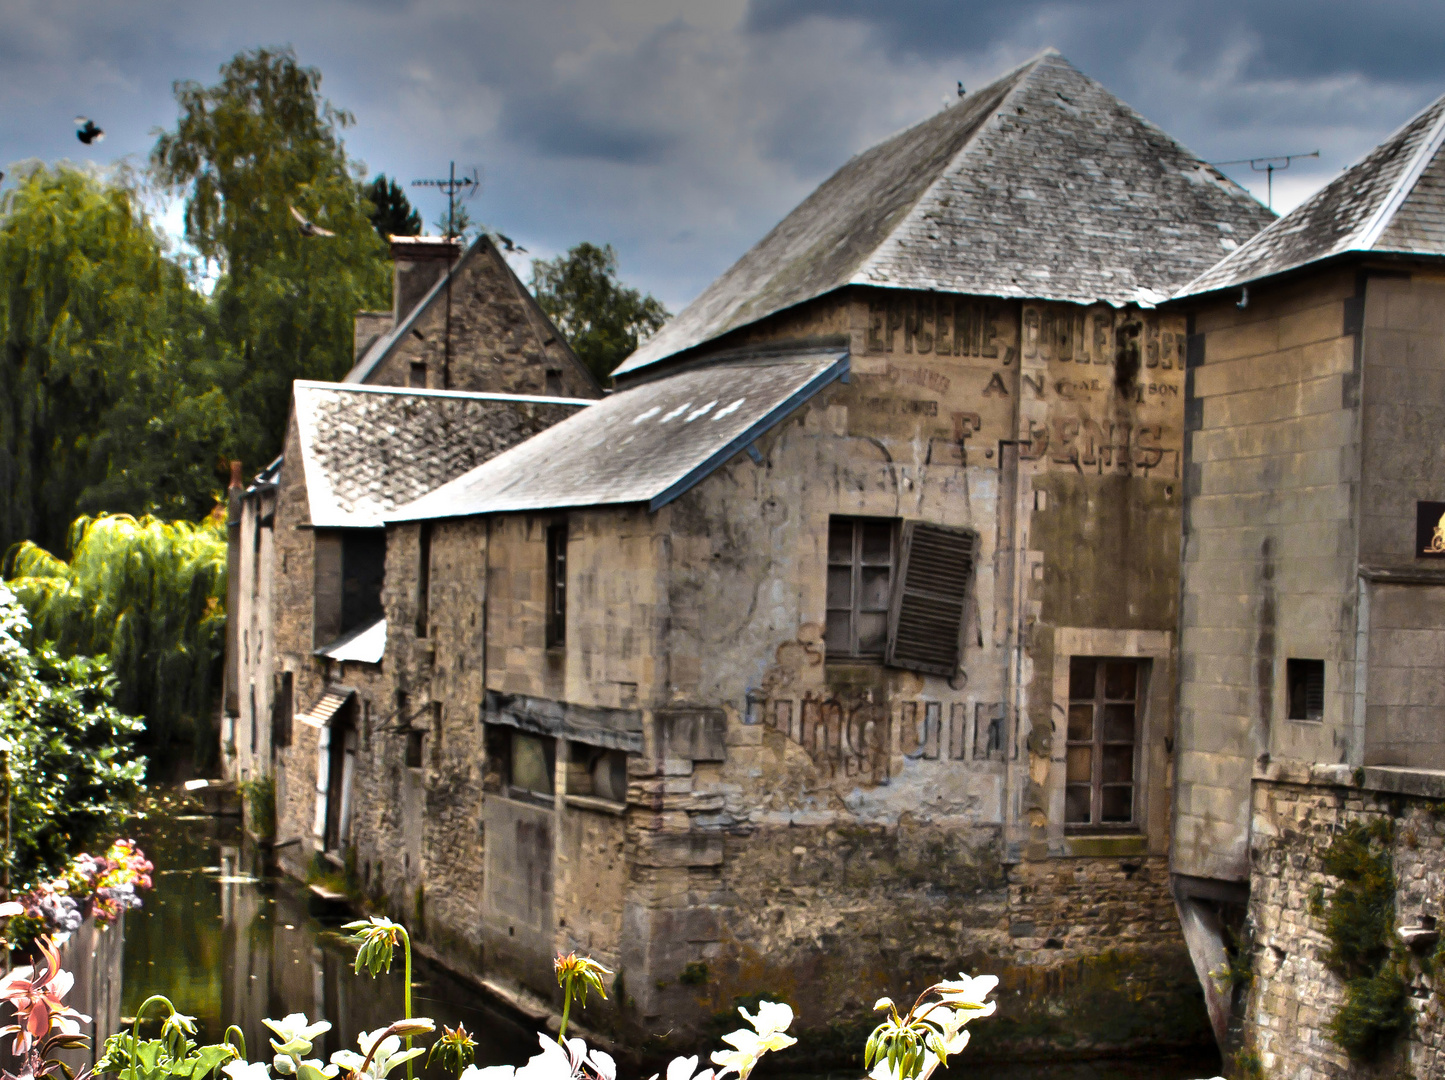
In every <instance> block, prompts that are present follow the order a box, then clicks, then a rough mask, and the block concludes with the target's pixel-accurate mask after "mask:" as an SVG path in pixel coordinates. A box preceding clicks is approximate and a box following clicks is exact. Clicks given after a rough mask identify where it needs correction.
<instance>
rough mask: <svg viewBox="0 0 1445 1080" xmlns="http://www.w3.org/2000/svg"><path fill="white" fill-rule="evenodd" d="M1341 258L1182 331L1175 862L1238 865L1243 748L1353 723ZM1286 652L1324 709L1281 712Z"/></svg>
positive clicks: (1214, 310)
mask: <svg viewBox="0 0 1445 1080" xmlns="http://www.w3.org/2000/svg"><path fill="white" fill-rule="evenodd" d="M1355 291H1356V280H1355V275H1354V273H1353V271H1350V270H1341V271H1338V272H1330V273H1324V274H1319V275H1315V276H1313V277H1311V278H1309V279H1308V280H1306V281H1303V282H1298V283H1295V284H1290V285H1284V286H1273V287H1269V288H1264V287H1261V288H1257V289H1252V290H1251V293H1250V297H1249V303H1248V306H1247V307H1245V308H1243V309H1241V308H1239V307H1238V306H1237V305H1236V303H1235V302H1234V301H1235V300H1236V299H1237V298H1236V297H1235V296H1233V295H1231V296H1230V297H1229V298H1228V299H1227V300H1224V301H1220V302H1218V303H1217V304H1215V305H1213V306H1211V307H1209V308H1208V309H1207V310H1203V311H1200V312H1199V313H1198V314H1197V316H1196V323H1195V330H1196V331H1197V336H1196V337H1195V338H1194V339H1193V340H1192V341H1191V343H1190V346H1189V348H1190V350H1191V356H1192V359H1191V361H1190V363H1191V365H1192V366H1191V368H1190V370H1189V380H1188V399H1189V400H1188V405H1187V412H1186V416H1187V422H1188V426H1189V428H1190V429H1191V430H1190V432H1189V435H1188V439H1189V443H1188V463H1187V466H1186V469H1185V485H1186V488H1187V492H1186V496H1187V500H1188V514H1187V517H1186V519H1185V523H1184V537H1185V540H1184V552H1183V610H1182V612H1181V626H1182V634H1183V635H1184V637H1185V639H1186V641H1187V645H1186V647H1185V649H1184V651H1183V653H1182V655H1181V660H1180V673H1179V683H1180V689H1179V708H1180V721H1179V762H1178V770H1179V776H1178V798H1177V802H1176V804H1175V828H1174V852H1173V861H1174V868H1175V870H1176V872H1179V873H1183V874H1189V875H1195V876H1199V877H1207V878H1220V879H1226V880H1233V881H1243V880H1245V879H1246V878H1247V877H1248V875H1249V863H1248V838H1249V816H1250V814H1249V799H1248V791H1249V783H1250V776H1251V774H1252V770H1253V767H1254V762H1255V760H1256V759H1257V758H1259V756H1260V755H1269V757H1271V758H1274V759H1286V758H1287V759H1291V760H1301V761H1342V760H1346V759H1347V758H1350V756H1351V755H1352V754H1353V755H1357V754H1358V741H1357V732H1356V728H1355V701H1354V690H1355V647H1356V646H1355V608H1356V582H1355V566H1356V563H1355V537H1356V526H1355V522H1354V513H1355V493H1356V489H1357V484H1358V477H1359V472H1358V468H1359V452H1360V451H1359V433H1358V411H1357V408H1356V405H1357V402H1358V393H1357V391H1358V385H1359V374H1358V369H1357V367H1356V333H1355V332H1354V331H1355V330H1356V329H1357V326H1355V325H1352V324H1351V323H1349V321H1348V320H1347V318H1346V315H1347V310H1346V309H1347V305H1348V304H1352V303H1355V302H1356V301H1355V300H1354V297H1355ZM1289 657H1302V658H1311V659H1321V660H1323V661H1324V662H1325V684H1324V690H1325V697H1324V718H1323V720H1322V721H1292V720H1288V719H1286V717H1287V715H1288V709H1287V703H1286V700H1285V699H1286V693H1285V690H1286V686H1285V678H1286V664H1285V661H1286V659H1288V658H1289Z"/></svg>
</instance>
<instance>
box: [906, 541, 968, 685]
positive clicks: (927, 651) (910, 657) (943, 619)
mask: <svg viewBox="0 0 1445 1080" xmlns="http://www.w3.org/2000/svg"><path fill="white" fill-rule="evenodd" d="M977 542H978V539H977V537H976V536H975V535H974V534H973V533H972V532H970V531H969V530H968V529H957V528H951V527H949V526H947V525H931V524H928V523H927V522H922V521H909V522H905V523H904V526H903V550H902V554H901V557H900V559H899V567H898V580H897V584H896V585H895V587H894V591H893V602H892V605H891V606H890V608H889V612H888V651H887V654H886V658H885V663H887V664H889V665H890V666H892V667H900V668H907V669H908V670H910V671H923V672H927V673H929V674H931V675H945V676H950V677H951V676H953V675H954V674H956V673H957V672H958V662H959V656H960V653H961V652H962V651H963V650H962V645H963V617H964V612H965V610H966V609H967V606H968V590H969V585H970V582H971V581H972V579H973V559H974V552H975V549H976V547H977Z"/></svg>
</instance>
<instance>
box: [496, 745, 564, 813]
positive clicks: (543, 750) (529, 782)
mask: <svg viewBox="0 0 1445 1080" xmlns="http://www.w3.org/2000/svg"><path fill="white" fill-rule="evenodd" d="M508 743H509V745H508V750H507V785H508V787H509V788H510V789H511V793H512V794H513V795H518V796H523V797H530V798H536V799H546V800H548V801H550V800H551V798H552V793H553V791H554V790H555V788H554V786H553V785H554V783H555V770H556V762H557V740H556V739H552V738H549V737H547V736H545V735H530V734H528V733H527V732H524V731H512V732H511V737H510V738H509V740H508Z"/></svg>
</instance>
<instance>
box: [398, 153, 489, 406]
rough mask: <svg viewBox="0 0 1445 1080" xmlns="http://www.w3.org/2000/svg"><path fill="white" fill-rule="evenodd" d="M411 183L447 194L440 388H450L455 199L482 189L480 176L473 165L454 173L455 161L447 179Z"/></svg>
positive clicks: (448, 171)
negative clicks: (469, 168)
mask: <svg viewBox="0 0 1445 1080" xmlns="http://www.w3.org/2000/svg"><path fill="white" fill-rule="evenodd" d="M411 186H412V187H429V188H436V189H438V190H439V191H441V192H442V193H443V194H445V195H446V197H447V235H446V239H447V240H449V241H452V244H450V245H449V246H448V249H447V292H446V299H447V306H446V312H447V313H446V323H445V328H444V329H443V331H442V389H443V390H450V389H451V386H452V270H453V269H454V268H455V267H456V253H457V248H458V247H460V246H461V245H460V244H457V243H456V240H457V227H456V222H457V199H458V197H460V198H463V199H470V198H471V197H472V196H474V195H476V193H477V192H478V191H480V190H481V189H482V178H481V176H480V175H478V172H477V170H476V168H475V167H474V168H473V169H472V171H471V175H470V176H468V175H467V174H465V173H463V174H462V175H461V176H458V175H457V163H456V162H455V161H453V162H450V163H449V165H448V168H447V175H446V179H442V180H413V181H412V182H411Z"/></svg>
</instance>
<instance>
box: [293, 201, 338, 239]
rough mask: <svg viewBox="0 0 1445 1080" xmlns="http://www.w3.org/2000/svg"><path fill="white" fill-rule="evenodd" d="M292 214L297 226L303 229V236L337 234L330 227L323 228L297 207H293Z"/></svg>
mask: <svg viewBox="0 0 1445 1080" xmlns="http://www.w3.org/2000/svg"><path fill="white" fill-rule="evenodd" d="M291 216H292V217H294V218H295V219H296V227H297V228H298V229H300V230H301V235H302V236H335V235H336V234H335V233H334V232H332V231H331V230H330V229H323V228H322V227H321V226H320V225H318V224H316V222H314V221H312V220H311V219H310V218H308V217H307V216H306V215H305V214H303V213H302V212H301V211H300V210H297V209H296V207H294V206H293V207H291Z"/></svg>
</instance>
